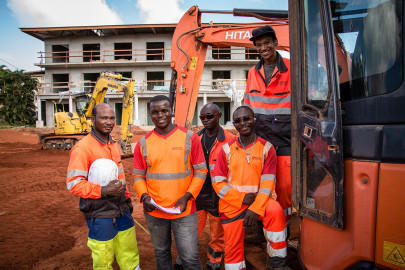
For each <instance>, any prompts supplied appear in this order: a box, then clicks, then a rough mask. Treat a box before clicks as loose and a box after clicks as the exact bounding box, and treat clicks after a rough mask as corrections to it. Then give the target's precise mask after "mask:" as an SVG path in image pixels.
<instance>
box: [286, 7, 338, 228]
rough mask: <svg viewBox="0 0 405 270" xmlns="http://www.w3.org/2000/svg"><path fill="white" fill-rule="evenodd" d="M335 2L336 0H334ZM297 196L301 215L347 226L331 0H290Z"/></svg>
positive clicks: (294, 191)
mask: <svg viewBox="0 0 405 270" xmlns="http://www.w3.org/2000/svg"><path fill="white" fill-rule="evenodd" d="M331 2H333V1H331ZM289 23H290V29H294V31H291V30H290V46H291V51H290V52H291V89H292V117H291V118H292V121H293V122H292V136H291V137H292V142H291V143H292V154H291V161H292V162H291V164H292V175H291V176H292V179H293V180H292V201H293V206H294V207H295V208H296V209H297V210H298V211H299V213H300V215H301V216H304V217H307V218H310V219H313V220H315V221H318V222H321V223H324V224H326V225H329V226H332V227H334V228H337V229H343V224H344V220H343V210H344V205H343V202H344V197H343V195H344V194H343V172H344V170H343V149H342V112H341V106H340V100H339V99H340V97H339V75H340V73H341V72H342V70H341V69H342V67H341V66H339V65H338V61H337V56H336V55H337V54H336V51H335V43H336V42H337V41H336V39H335V37H334V33H333V27H332V19H331V12H330V2H329V1H313V0H303V1H290V4H289Z"/></svg>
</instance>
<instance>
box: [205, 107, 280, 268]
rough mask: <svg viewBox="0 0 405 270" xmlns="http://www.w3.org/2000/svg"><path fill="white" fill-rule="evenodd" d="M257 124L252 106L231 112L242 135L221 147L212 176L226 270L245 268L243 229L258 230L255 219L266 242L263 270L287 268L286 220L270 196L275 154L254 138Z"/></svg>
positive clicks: (272, 185) (267, 145) (275, 164)
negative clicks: (222, 231) (223, 240)
mask: <svg viewBox="0 0 405 270" xmlns="http://www.w3.org/2000/svg"><path fill="white" fill-rule="evenodd" d="M255 122H256V119H255V117H254V113H253V111H252V109H251V108H249V107H247V106H241V107H239V108H237V109H236V110H235V112H234V114H233V123H234V126H235V128H236V130H237V131H238V132H239V134H240V136H239V137H238V138H236V139H234V140H232V141H230V142H228V143H227V144H225V145H224V146H223V147H222V149H221V151H220V152H219V153H218V156H217V163H216V164H215V169H214V172H213V180H212V183H213V187H214V189H215V191H216V192H217V194H218V196H219V198H220V199H219V212H220V219H221V223H222V226H223V228H224V232H225V269H246V264H245V258H244V234H245V229H249V230H250V229H251V228H254V227H255V226H257V221H258V220H259V219H260V220H262V221H263V225H264V229H263V230H264V234H265V237H266V239H267V269H284V267H286V256H287V243H286V237H287V229H286V221H285V216H284V212H283V209H282V208H281V206H280V204H279V203H278V202H277V201H275V200H273V199H272V198H271V195H272V193H274V190H275V185H276V181H275V174H276V166H277V158H276V150H275V148H274V146H273V145H272V144H271V143H270V142H268V141H266V140H264V139H262V138H260V137H259V136H257V135H256V134H255Z"/></svg>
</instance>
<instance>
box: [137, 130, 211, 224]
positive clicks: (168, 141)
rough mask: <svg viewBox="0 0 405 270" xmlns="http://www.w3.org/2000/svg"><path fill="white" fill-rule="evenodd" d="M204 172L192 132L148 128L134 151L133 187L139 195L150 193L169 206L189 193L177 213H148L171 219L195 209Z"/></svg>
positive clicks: (202, 157)
mask: <svg viewBox="0 0 405 270" xmlns="http://www.w3.org/2000/svg"><path fill="white" fill-rule="evenodd" d="M206 174H207V166H206V164H205V158H204V153H203V150H202V146H201V142H200V140H199V138H198V136H197V134H195V133H194V132H192V131H191V130H187V129H185V128H182V127H176V128H175V129H174V130H173V131H172V132H170V133H169V134H168V135H166V136H162V135H160V134H158V133H157V132H156V131H154V130H153V131H151V132H150V133H148V134H147V135H145V136H144V137H143V138H142V139H141V140H140V141H139V143H138V144H137V145H136V147H135V151H134V171H133V177H134V187H135V190H136V192H137V193H138V197H139V198H141V196H142V194H143V193H147V194H148V195H149V196H151V197H152V198H153V199H154V200H155V202H156V203H157V204H159V205H161V206H163V207H173V206H174V205H175V204H176V202H177V200H178V199H180V198H181V197H183V196H184V195H185V194H186V193H187V192H190V193H191V194H192V195H193V198H191V199H190V200H189V201H188V203H187V209H186V210H185V211H184V212H183V213H182V214H180V215H175V214H168V213H165V212H163V211H161V210H158V209H157V210H154V211H152V212H150V213H149V214H150V215H152V216H155V217H159V218H167V219H175V218H180V217H184V216H187V215H189V214H191V213H193V212H195V198H196V197H197V195H198V193H199V192H200V190H201V187H202V186H203V184H204V180H205V177H206Z"/></svg>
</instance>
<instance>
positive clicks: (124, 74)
mask: <svg viewBox="0 0 405 270" xmlns="http://www.w3.org/2000/svg"><path fill="white" fill-rule="evenodd" d="M118 73H119V74H121V75H122V77H125V78H132V72H131V71H118Z"/></svg>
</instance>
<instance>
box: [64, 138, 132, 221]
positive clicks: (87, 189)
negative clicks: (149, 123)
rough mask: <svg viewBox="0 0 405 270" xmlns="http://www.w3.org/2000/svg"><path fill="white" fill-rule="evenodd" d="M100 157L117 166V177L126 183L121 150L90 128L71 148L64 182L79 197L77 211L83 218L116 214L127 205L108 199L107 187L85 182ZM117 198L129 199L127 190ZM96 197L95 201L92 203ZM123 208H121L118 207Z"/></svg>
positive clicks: (114, 143) (114, 199)
mask: <svg viewBox="0 0 405 270" xmlns="http://www.w3.org/2000/svg"><path fill="white" fill-rule="evenodd" d="M99 158H107V159H111V160H112V161H114V162H115V164H116V165H117V167H118V180H120V181H122V184H123V185H125V173H124V167H123V166H122V162H121V153H120V149H119V146H118V143H116V142H115V141H114V140H113V139H112V138H111V136H109V140H108V141H105V140H103V139H101V138H99V137H98V136H97V134H95V133H94V131H93V130H92V131H91V133H90V134H88V135H87V136H85V137H84V138H83V139H82V140H81V141H79V142H78V143H77V144H76V145H75V146H74V147H73V148H72V150H71V151H70V160H69V165H68V169H67V179H66V185H67V189H68V190H69V192H71V193H73V194H75V195H78V196H80V197H81V198H80V204H79V208H80V210H81V211H82V212H83V213H84V214H85V217H86V218H90V217H99V218H101V217H103V218H111V217H119V216H120V214H119V213H121V212H125V210H126V204H122V205H121V203H122V202H119V200H118V199H117V198H116V197H114V198H107V187H106V186H104V187H101V186H99V185H97V184H92V183H90V182H88V181H87V176H88V173H89V169H90V166H91V164H92V163H93V162H94V161H95V160H96V159H99ZM120 197H122V198H120V201H124V203H125V200H126V199H128V198H130V195H129V192H128V189H127V188H126V185H125V191H124V192H123V194H121V195H120ZM96 200H97V202H95V201H96ZM113 201H114V202H113ZM121 208H122V209H121Z"/></svg>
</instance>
